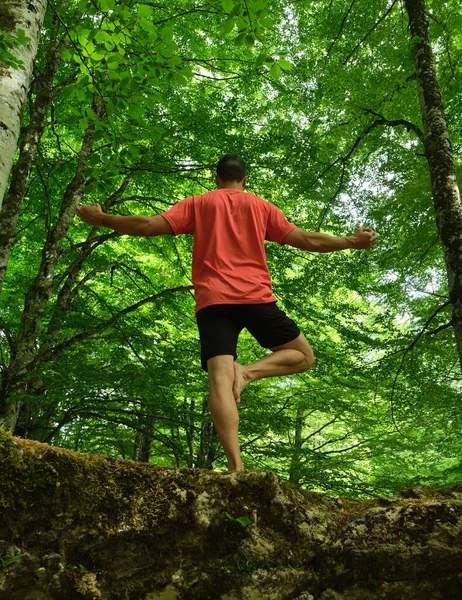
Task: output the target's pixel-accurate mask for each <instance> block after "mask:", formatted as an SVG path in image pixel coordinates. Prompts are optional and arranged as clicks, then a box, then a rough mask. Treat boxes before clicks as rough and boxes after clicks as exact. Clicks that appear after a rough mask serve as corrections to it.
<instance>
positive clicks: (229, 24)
mask: <svg viewBox="0 0 462 600" xmlns="http://www.w3.org/2000/svg"><path fill="white" fill-rule="evenodd" d="M235 24H236V19H235V18H234V17H231V18H230V19H228V20H227V21H225V22H224V23H223V25H222V26H221V30H222V31H223V33H231V31H232V30H233V29H234V25H235Z"/></svg>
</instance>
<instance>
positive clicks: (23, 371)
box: [0, 96, 104, 431]
mask: <svg viewBox="0 0 462 600" xmlns="http://www.w3.org/2000/svg"><path fill="white" fill-rule="evenodd" d="M103 109H104V104H103V100H102V98H101V97H99V96H97V97H96V98H95V100H94V103H93V111H94V114H95V116H96V118H99V117H100V116H101V115H102V113H103ZM94 135H95V126H94V123H91V124H90V125H89V126H88V128H87V131H86V133H85V136H84V139H83V142H82V147H81V149H80V154H79V160H78V163H77V169H76V173H75V176H74V178H73V180H72V181H71V182H70V184H69V185H68V186H67V189H66V192H65V194H64V199H63V203H62V206H61V211H60V214H59V217H58V220H57V222H56V225H55V226H54V227H53V229H52V230H51V231H50V233H49V235H48V237H47V240H46V242H45V245H44V248H43V252H42V262H41V264H40V267H39V270H38V273H37V276H36V278H35V280H34V281H33V283H32V284H31V286H30V288H29V290H28V291H27V293H26V298H25V303H24V311H23V315H22V319H21V328H20V334H19V338H18V342H17V345H16V349H15V353H14V355H13V356H12V360H11V363H10V365H9V367H8V370H7V371H6V372H5V373H4V374H3V380H2V389H1V390H0V427H3V428H4V429H6V430H7V431H14V428H15V425H16V420H17V418H18V413H19V409H20V406H21V394H22V393H24V391H25V389H26V384H27V375H28V373H29V371H30V370H31V369H32V368H33V363H34V361H35V358H36V352H37V351H36V343H37V332H38V329H39V326H40V323H41V321H42V318H43V314H44V311H45V308H46V306H47V304H48V300H49V298H50V295H51V293H52V290H53V277H54V273H55V269H56V265H57V264H58V261H59V258H60V251H61V247H62V242H63V239H64V236H65V235H66V233H67V231H68V230H69V227H70V226H71V223H72V220H73V218H74V216H75V211H76V209H77V206H78V205H79V203H80V201H81V199H82V196H83V193H84V187H85V170H86V160H87V159H88V157H89V155H90V153H91V151H92V148H93V140H94Z"/></svg>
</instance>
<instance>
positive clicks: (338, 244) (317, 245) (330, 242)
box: [282, 227, 377, 252]
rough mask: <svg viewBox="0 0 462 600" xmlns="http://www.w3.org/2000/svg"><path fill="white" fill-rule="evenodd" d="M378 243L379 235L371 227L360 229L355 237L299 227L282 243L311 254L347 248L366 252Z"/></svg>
mask: <svg viewBox="0 0 462 600" xmlns="http://www.w3.org/2000/svg"><path fill="white" fill-rule="evenodd" d="M376 242H377V234H376V233H375V231H374V230H373V229H369V227H360V228H359V229H357V230H356V231H355V232H354V234H353V235H346V236H342V237H341V236H335V235H328V234H327V233H318V232H317V231H304V230H303V229H300V228H299V227H297V228H295V229H293V230H292V231H291V232H290V233H288V234H287V235H286V237H285V238H284V240H283V242H282V243H283V244H289V246H294V248H300V249H301V250H308V251H309V252H335V251H336V250H346V249H347V248H356V249H357V250H365V249H368V248H373V247H374V246H375V244H376Z"/></svg>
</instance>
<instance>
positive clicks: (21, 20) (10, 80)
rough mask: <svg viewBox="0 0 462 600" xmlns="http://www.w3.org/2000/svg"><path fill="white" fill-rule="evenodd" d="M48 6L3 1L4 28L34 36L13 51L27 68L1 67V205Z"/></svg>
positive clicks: (0, 18) (42, 1) (40, 1)
mask: <svg viewBox="0 0 462 600" xmlns="http://www.w3.org/2000/svg"><path fill="white" fill-rule="evenodd" d="M46 10H47V1H46V0H35V1H34V2H29V0H2V2H1V3H0V29H2V30H3V31H5V32H6V33H10V34H14V33H15V32H16V31H18V29H22V30H23V31H25V33H26V36H27V37H29V38H30V42H28V43H27V44H25V45H24V46H20V47H19V48H15V49H14V50H12V52H11V53H12V54H14V55H15V57H16V58H18V59H20V60H22V61H23V63H24V69H25V70H24V71H23V70H22V69H13V68H12V67H10V68H8V69H5V68H2V67H0V207H1V206H2V201H3V196H4V194H5V190H6V185H7V182H8V176H9V174H10V171H11V167H12V165H13V160H14V155H15V153H16V148H17V147H18V138H19V130H20V127H21V118H22V113H23V110H24V104H25V102H26V98H27V92H28V89H29V83H30V79H31V76H32V70H33V66H34V60H35V55H36V54H37V48H38V43H39V38H40V31H41V29H42V24H43V20H44V18H45V13H46Z"/></svg>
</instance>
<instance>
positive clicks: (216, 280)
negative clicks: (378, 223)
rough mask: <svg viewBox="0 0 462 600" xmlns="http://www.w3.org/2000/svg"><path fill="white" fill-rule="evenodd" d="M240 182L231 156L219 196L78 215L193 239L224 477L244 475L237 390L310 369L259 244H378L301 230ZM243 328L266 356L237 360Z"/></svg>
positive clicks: (83, 210)
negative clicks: (132, 212)
mask: <svg viewBox="0 0 462 600" xmlns="http://www.w3.org/2000/svg"><path fill="white" fill-rule="evenodd" d="M246 180H247V177H246V168H245V164H244V162H243V161H242V159H241V158H240V157H239V156H237V155H234V154H229V155H227V156H224V157H223V158H221V159H220V161H219V162H218V164H217V171H216V177H215V182H216V185H217V190H215V191H212V192H208V193H206V194H202V195H200V196H192V197H190V198H186V199H185V200H182V201H181V202H178V203H177V204H175V205H174V206H173V207H172V208H171V209H169V210H168V211H166V212H164V213H162V214H161V215H158V216H155V217H143V216H129V217H120V216H114V215H107V214H105V213H103V212H102V211H101V208H100V206H99V204H93V205H83V206H81V207H80V208H79V209H78V211H77V214H78V216H79V217H80V218H81V219H82V220H83V221H85V222H86V223H89V224H91V225H103V226H105V227H109V228H110V229H114V230H115V231H119V232H120V233H124V234H128V235H139V236H155V235H168V234H170V235H171V234H173V235H178V234H180V233H190V234H193V235H194V248H193V258H192V280H193V284H194V290H195V298H196V318H197V324H198V328H199V335H200V340H201V362H202V368H203V369H204V370H205V371H207V372H208V377H209V407H210V412H211V415H212V420H213V422H214V425H215V428H216V430H217V433H218V437H219V438H220V441H221V444H222V446H223V450H224V452H225V454H226V457H227V459H228V469H229V470H230V471H234V470H236V471H241V470H243V469H244V465H243V463H242V460H241V457H240V450H239V439H238V424H239V417H238V411H237V404H238V403H239V401H240V394H241V392H242V390H243V389H244V388H245V387H246V386H247V385H248V384H249V383H251V382H252V381H255V380H257V379H263V378H264V377H278V376H281V375H291V374H293V373H302V372H304V371H307V370H308V369H310V368H311V367H312V366H313V364H314V354H313V350H312V349H311V346H310V344H309V343H308V341H307V340H306V339H305V337H304V335H303V334H302V333H301V332H300V330H299V328H298V327H297V325H296V324H295V323H294V321H292V319H289V318H288V317H287V316H286V314H285V313H284V312H283V311H281V310H280V309H279V308H278V307H277V306H276V298H275V297H274V296H273V294H272V290H271V279H270V274H269V271H268V267H267V264H266V256H265V250H264V243H263V242H264V240H268V241H272V242H277V243H279V244H281V245H284V244H289V245H290V246H294V247H295V248H300V249H302V250H307V251H309V252H334V251H336V250H345V249H347V248H357V249H366V248H373V247H374V245H375V243H376V240H377V234H376V233H375V232H374V231H373V230H372V229H368V228H366V227H360V228H359V229H357V230H356V231H355V233H354V234H353V235H352V236H346V237H336V236H331V235H327V234H324V233H317V232H309V231H304V230H302V229H300V228H298V227H296V226H295V225H292V224H291V223H289V222H288V221H287V219H286V218H285V216H284V215H283V213H282V212H281V211H280V210H279V209H277V208H276V207H275V206H274V205H273V204H271V203H270V202H266V201H265V200H262V199H261V198H259V197H257V196H254V195H253V194H249V193H247V192H244V191H243V190H244V187H245V184H246ZM244 327H245V328H247V329H248V331H249V332H250V333H251V334H252V335H253V336H254V337H255V338H256V340H257V341H258V342H259V343H260V344H261V345H262V346H263V347H264V348H269V349H270V350H271V352H272V354H270V355H268V356H266V357H265V358H263V359H262V360H258V361H256V362H254V363H252V364H249V365H240V364H238V363H237V362H235V359H236V358H237V355H236V346H237V340H238V336H239V333H240V332H241V331H242V329H243V328H244Z"/></svg>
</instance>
